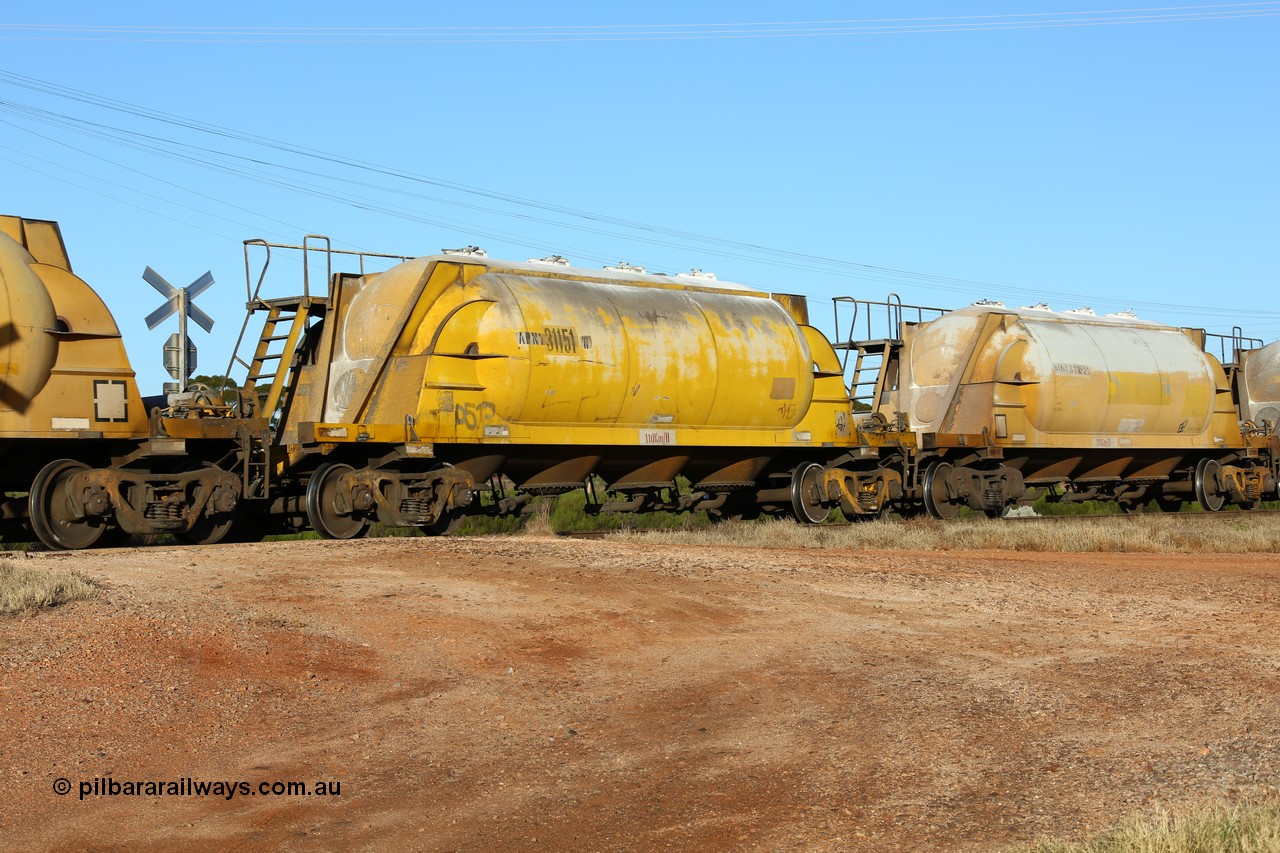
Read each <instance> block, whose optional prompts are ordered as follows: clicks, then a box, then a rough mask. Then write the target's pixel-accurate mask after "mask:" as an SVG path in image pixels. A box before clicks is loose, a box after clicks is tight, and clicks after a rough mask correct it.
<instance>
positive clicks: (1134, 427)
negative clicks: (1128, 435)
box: [1117, 418, 1147, 432]
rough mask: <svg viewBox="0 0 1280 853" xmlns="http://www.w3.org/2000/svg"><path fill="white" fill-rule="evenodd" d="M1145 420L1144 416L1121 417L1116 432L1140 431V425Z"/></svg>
mask: <svg viewBox="0 0 1280 853" xmlns="http://www.w3.org/2000/svg"><path fill="white" fill-rule="evenodd" d="M1146 422H1147V420H1146V418H1121V419H1120V426H1119V427H1118V428H1117V431H1118V432H1142V425H1143V424H1145V423H1146Z"/></svg>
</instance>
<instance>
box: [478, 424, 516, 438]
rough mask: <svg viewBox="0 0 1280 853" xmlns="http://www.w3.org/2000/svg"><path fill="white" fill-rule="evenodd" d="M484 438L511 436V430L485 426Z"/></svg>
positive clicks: (502, 427) (503, 427)
mask: <svg viewBox="0 0 1280 853" xmlns="http://www.w3.org/2000/svg"><path fill="white" fill-rule="evenodd" d="M484 434H485V437H486V438H500V437H503V436H508V435H511V430H510V429H509V428H507V427H505V426H487V427H485V428H484Z"/></svg>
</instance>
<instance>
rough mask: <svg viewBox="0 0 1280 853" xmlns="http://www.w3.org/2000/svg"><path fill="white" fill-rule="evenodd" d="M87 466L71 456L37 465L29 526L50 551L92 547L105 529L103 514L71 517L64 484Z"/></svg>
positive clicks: (68, 497) (30, 498)
mask: <svg viewBox="0 0 1280 853" xmlns="http://www.w3.org/2000/svg"><path fill="white" fill-rule="evenodd" d="M88 470H89V466H88V465H85V464H84V463H83V462H76V461H75V460H72V459H58V460H56V461H54V462H50V463H49V464H48V465H46V466H44V467H43V468H41V469H40V473H39V474H37V475H36V479H35V481H34V482H33V483H32V484H31V494H30V496H29V497H28V498H27V513H28V515H29V517H30V519H31V529H32V530H33V531H35V534H36V536H37V537H39V539H40V541H41V542H43V543H44V544H45V545H47V546H48V547H49V548H51V549H53V550H54V551H78V550H80V549H81V548H92V547H93V546H94V545H96V544H97V542H98V540H99V539H101V538H102V535H103V534H104V533H106V532H107V521H106V519H103V518H97V517H93V518H75V517H74V516H73V515H72V512H71V502H70V495H69V493H68V492H67V486H68V485H69V484H70V481H71V478H72V477H74V476H75V475H76V474H78V473H80V472H81V471H88Z"/></svg>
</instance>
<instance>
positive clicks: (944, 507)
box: [924, 462, 960, 521]
mask: <svg viewBox="0 0 1280 853" xmlns="http://www.w3.org/2000/svg"><path fill="white" fill-rule="evenodd" d="M953 470H955V469H954V467H953V466H952V464H951V463H950V462H934V463H933V464H932V465H930V466H929V469H928V470H927V471H925V472H924V508H925V509H926V510H928V511H929V515H931V516H933V517H934V518H940V519H942V520H944V521H945V520H947V519H949V518H955V517H956V516H957V515H959V513H960V505H959V504H955V503H952V502H951V497H950V495H949V493H948V492H947V477H948V475H950V474H951V472H952V471H953Z"/></svg>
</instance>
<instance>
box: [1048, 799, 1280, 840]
mask: <svg viewBox="0 0 1280 853" xmlns="http://www.w3.org/2000/svg"><path fill="white" fill-rule="evenodd" d="M1025 851H1026V853H1278V852H1280V802H1277V801H1275V800H1269V801H1265V802H1248V803H1241V804H1229V803H1216V804H1212V805H1207V806H1200V807H1198V808H1193V809H1185V810H1181V811H1165V810H1161V811H1157V812H1155V813H1154V814H1150V815H1143V816H1138V817H1133V818H1130V819H1129V820H1127V821H1125V822H1124V823H1122V824H1120V825H1119V826H1117V827H1115V828H1114V829H1111V830H1108V831H1107V832H1104V833H1103V834H1101V835H1099V836H1098V837H1097V838H1094V839H1092V840H1090V841H1086V842H1083V843H1080V844H1070V843H1063V842H1054V841H1042V842H1040V843H1039V844H1036V845H1034V846H1032V847H1028V848H1025Z"/></svg>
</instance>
